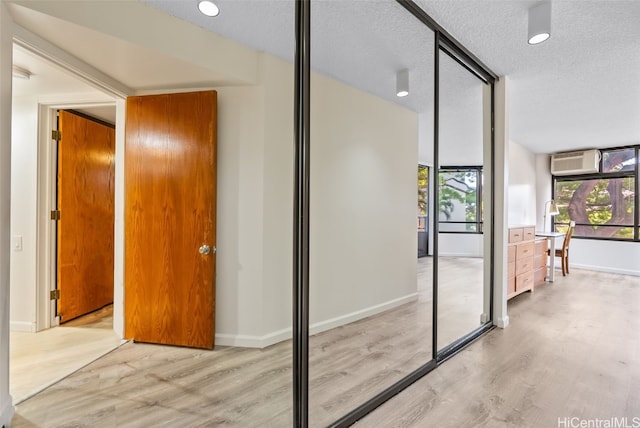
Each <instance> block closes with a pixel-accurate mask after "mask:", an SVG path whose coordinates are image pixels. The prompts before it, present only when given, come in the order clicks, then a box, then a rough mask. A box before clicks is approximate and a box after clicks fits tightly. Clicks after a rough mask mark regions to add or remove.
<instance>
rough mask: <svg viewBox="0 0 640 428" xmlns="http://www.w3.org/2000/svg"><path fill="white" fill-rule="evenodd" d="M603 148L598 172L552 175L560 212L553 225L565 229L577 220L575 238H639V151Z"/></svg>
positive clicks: (558, 229)
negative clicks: (562, 175) (565, 175)
mask: <svg viewBox="0 0 640 428" xmlns="http://www.w3.org/2000/svg"><path fill="white" fill-rule="evenodd" d="M639 149H640V147H630V148H629V147H626V148H620V149H607V150H603V151H602V160H601V165H600V171H601V172H600V173H599V174H589V175H584V176H572V177H555V178H554V182H555V186H554V192H555V200H556V202H557V204H558V209H559V211H560V214H559V215H557V216H556V217H555V218H554V224H555V228H556V230H557V231H559V232H564V231H565V230H566V229H567V227H568V226H569V222H570V221H571V220H573V221H575V222H576V228H575V231H574V235H573V236H575V237H583V238H592V239H619V240H627V241H640V237H639V236H638V233H639V225H638V212H639V209H638V198H637V197H636V194H637V191H638V183H637V180H638V150H639Z"/></svg>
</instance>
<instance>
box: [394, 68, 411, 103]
mask: <svg viewBox="0 0 640 428" xmlns="http://www.w3.org/2000/svg"><path fill="white" fill-rule="evenodd" d="M396 95H397V96H399V97H406V96H407V95H409V70H407V69H404V70H400V71H398V73H397V74H396Z"/></svg>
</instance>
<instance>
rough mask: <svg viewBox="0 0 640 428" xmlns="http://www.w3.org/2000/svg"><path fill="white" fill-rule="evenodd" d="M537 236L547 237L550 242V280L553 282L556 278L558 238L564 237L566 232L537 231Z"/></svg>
mask: <svg viewBox="0 0 640 428" xmlns="http://www.w3.org/2000/svg"><path fill="white" fill-rule="evenodd" d="M536 236H541V237H544V238H547V241H548V242H549V282H553V281H555V279H556V272H555V268H556V238H560V237H563V236H564V233H560V232H536Z"/></svg>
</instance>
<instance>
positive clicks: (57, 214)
mask: <svg viewBox="0 0 640 428" xmlns="http://www.w3.org/2000/svg"><path fill="white" fill-rule="evenodd" d="M51 220H60V210H51Z"/></svg>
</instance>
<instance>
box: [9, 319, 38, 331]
mask: <svg viewBox="0 0 640 428" xmlns="http://www.w3.org/2000/svg"><path fill="white" fill-rule="evenodd" d="M9 328H10V329H11V331H24V332H27V333H35V332H36V323H35V322H28V321H11V322H9Z"/></svg>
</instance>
